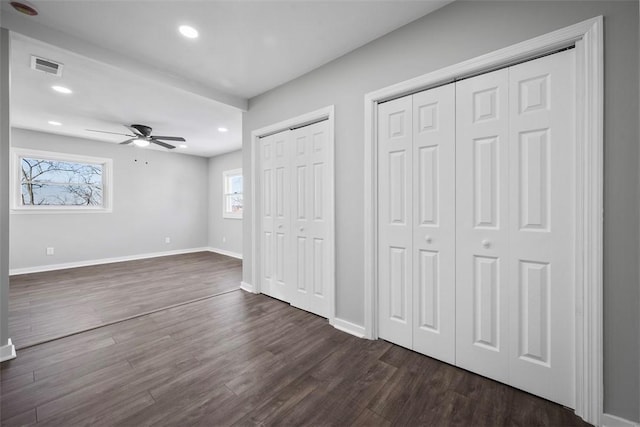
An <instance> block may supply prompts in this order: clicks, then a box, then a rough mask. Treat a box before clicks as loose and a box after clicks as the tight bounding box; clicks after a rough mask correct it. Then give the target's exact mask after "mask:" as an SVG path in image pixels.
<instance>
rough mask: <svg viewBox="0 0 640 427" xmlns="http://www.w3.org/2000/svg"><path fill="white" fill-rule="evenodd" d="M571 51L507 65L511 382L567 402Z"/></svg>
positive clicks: (570, 387)
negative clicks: (511, 65)
mask: <svg viewBox="0 0 640 427" xmlns="http://www.w3.org/2000/svg"><path fill="white" fill-rule="evenodd" d="M574 55H575V54H574V51H572V50H570V51H565V52H560V53H557V54H553V55H549V56H546V57H543V58H539V59H536V60H533V61H529V62H525V63H522V64H519V65H516V66H513V67H511V68H510V69H509V94H510V111H509V118H510V141H511V151H510V153H509V156H510V157H509V167H510V173H509V175H510V177H511V179H510V187H509V202H510V222H509V238H510V243H509V246H510V251H509V257H510V259H509V264H510V272H509V284H510V288H509V298H510V305H509V306H510V318H511V322H510V323H511V325H510V326H511V331H510V342H511V354H510V371H511V372H510V373H511V379H510V384H511V385H513V386H515V387H519V388H522V389H525V390H527V391H529V392H531V393H534V394H537V395H539V396H542V397H545V398H547V399H550V400H553V401H554V402H558V403H561V404H562V405H565V406H569V407H574V405H575V403H574V400H575V399H574V364H573V360H574V359H575V356H574V347H575V346H574V342H573V339H574V338H573V337H574V333H573V329H574V313H573V311H574V309H573V308H574V307H575V302H574V297H573V295H574V282H575V278H574V274H573V272H574V258H575V255H574V238H575V233H574V227H575V224H574V223H573V220H572V218H574V217H575V212H574V199H573V197H574V196H573V195H574V188H575V182H574V176H575V165H574V161H573V159H574V158H575V156H574V154H573V153H574V151H575V141H574V130H573V126H574V123H575V120H574V116H573V112H574V111H575V107H574V98H575V89H574V85H575V80H574V71H573V68H574Z"/></svg>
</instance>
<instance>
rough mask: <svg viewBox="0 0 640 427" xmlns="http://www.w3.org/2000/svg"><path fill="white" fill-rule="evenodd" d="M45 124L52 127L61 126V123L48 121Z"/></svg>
mask: <svg viewBox="0 0 640 427" xmlns="http://www.w3.org/2000/svg"><path fill="white" fill-rule="evenodd" d="M47 123H49V124H50V125H53V126H62V123H60V122H56V121H55V120H49V121H48V122H47Z"/></svg>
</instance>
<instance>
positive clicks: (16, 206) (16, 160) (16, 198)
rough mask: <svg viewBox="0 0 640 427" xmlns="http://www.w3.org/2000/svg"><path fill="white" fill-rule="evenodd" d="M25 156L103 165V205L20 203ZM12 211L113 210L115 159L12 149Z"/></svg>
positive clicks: (50, 212) (31, 212) (75, 211)
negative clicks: (22, 164) (22, 165)
mask: <svg viewBox="0 0 640 427" xmlns="http://www.w3.org/2000/svg"><path fill="white" fill-rule="evenodd" d="M23 157H33V158H41V159H47V160H59V161H68V162H77V163H93V164H100V165H102V206H51V205H46V206H23V205H22V204H21V203H20V194H21V191H20V190H19V186H20V183H21V178H20V171H21V167H20V159H22V158H23ZM11 158H12V161H11V179H10V184H11V213H12V214H52V213H53V214H56V213H58V214H60V213H110V212H112V211H113V208H112V206H113V191H112V189H113V173H112V171H113V160H111V159H107V158H103V157H90V156H82V155H77V154H67V153H59V152H53V151H42V150H31V149H28V148H12V149H11Z"/></svg>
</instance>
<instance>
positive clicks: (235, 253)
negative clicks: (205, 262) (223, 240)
mask: <svg viewBox="0 0 640 427" xmlns="http://www.w3.org/2000/svg"><path fill="white" fill-rule="evenodd" d="M209 252H215V253H217V254H220V255H226V256H230V257H232V258H238V259H242V254H239V253H237V252H231V251H227V250H225V249H218V248H211V247H210V248H209Z"/></svg>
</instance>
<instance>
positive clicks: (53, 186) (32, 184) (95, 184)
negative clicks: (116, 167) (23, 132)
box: [20, 157, 103, 206]
mask: <svg viewBox="0 0 640 427" xmlns="http://www.w3.org/2000/svg"><path fill="white" fill-rule="evenodd" d="M20 165H21V171H20V174H21V177H20V183H21V204H22V205H23V206H43V205H44V206H102V205H103V166H102V165H100V164H92V163H76V162H67V161H58V160H47V159H39V158H31V157H22V158H21V159H20Z"/></svg>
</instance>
